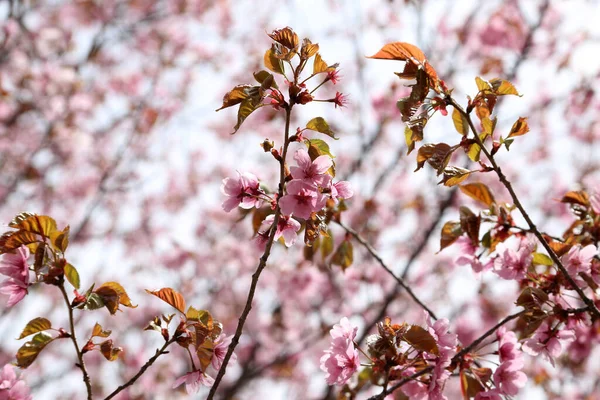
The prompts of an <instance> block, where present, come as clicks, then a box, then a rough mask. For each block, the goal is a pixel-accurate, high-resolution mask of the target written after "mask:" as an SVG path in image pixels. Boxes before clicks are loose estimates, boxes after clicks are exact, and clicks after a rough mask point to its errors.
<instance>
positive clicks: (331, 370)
mask: <svg viewBox="0 0 600 400" xmlns="http://www.w3.org/2000/svg"><path fill="white" fill-rule="evenodd" d="M357 330H358V328H357V327H353V326H352V325H350V322H349V321H348V318H345V317H344V318H342V320H341V321H340V323H339V324H336V325H334V326H333V328H332V329H331V331H330V334H331V337H332V338H333V340H332V341H331V346H330V347H329V349H328V350H325V354H324V355H323V357H321V360H320V361H321V370H323V371H324V372H325V373H326V374H327V375H326V377H325V380H326V382H327V384H328V385H343V384H345V383H346V382H348V380H349V379H350V378H351V377H352V375H353V374H354V373H355V372H356V371H357V370H358V367H359V366H360V361H359V359H358V350H356V348H355V347H354V342H353V340H354V337H355V336H356V331H357Z"/></svg>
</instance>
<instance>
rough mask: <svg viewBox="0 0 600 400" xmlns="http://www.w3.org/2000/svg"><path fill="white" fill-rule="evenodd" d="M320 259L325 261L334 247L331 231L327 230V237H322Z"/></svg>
mask: <svg viewBox="0 0 600 400" xmlns="http://www.w3.org/2000/svg"><path fill="white" fill-rule="evenodd" d="M320 246H321V257H322V258H323V260H325V259H326V258H327V257H328V256H329V255H330V254H331V253H332V252H333V247H334V242H333V234H332V233H331V230H329V229H328V230H327V235H323V237H322V239H321V244H320Z"/></svg>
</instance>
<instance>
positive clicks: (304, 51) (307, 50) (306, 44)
mask: <svg viewBox="0 0 600 400" xmlns="http://www.w3.org/2000/svg"><path fill="white" fill-rule="evenodd" d="M317 51H319V45H318V44H317V43H312V42H311V41H310V40H309V39H304V40H303V41H302V47H301V48H300V58H302V59H303V60H308V59H309V58H311V57H312V56H314V55H315V54H317Z"/></svg>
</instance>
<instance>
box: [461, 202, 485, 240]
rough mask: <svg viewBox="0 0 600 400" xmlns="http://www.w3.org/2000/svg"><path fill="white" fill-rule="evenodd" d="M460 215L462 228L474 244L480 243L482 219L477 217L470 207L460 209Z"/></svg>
mask: <svg viewBox="0 0 600 400" xmlns="http://www.w3.org/2000/svg"><path fill="white" fill-rule="evenodd" d="M459 213H460V226H461V228H462V230H463V232H465V233H466V234H467V236H468V237H469V239H471V241H472V242H473V243H479V227H480V225H481V217H480V216H479V215H475V214H474V213H473V211H471V210H470V209H469V208H468V207H465V206H461V207H460V209H459Z"/></svg>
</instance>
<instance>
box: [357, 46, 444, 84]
mask: <svg viewBox="0 0 600 400" xmlns="http://www.w3.org/2000/svg"><path fill="white" fill-rule="evenodd" d="M368 58H374V59H378V60H398V61H408V63H407V65H409V64H413V65H415V66H418V67H420V69H422V70H423V71H424V72H425V73H426V75H427V77H428V80H430V81H431V82H430V83H431V85H429V86H430V87H431V88H432V89H434V90H436V89H437V85H438V81H439V78H438V76H437V72H436V71H435V69H434V68H433V67H432V66H431V65H430V64H429V63H428V62H427V59H426V58H425V54H423V52H422V51H421V49H419V48H418V47H417V46H414V45H412V44H410V43H406V42H394V43H388V44H386V45H385V46H383V47H382V48H381V49H380V50H379V51H378V52H377V53H375V54H374V55H372V56H371V57H368ZM405 72H406V68H405ZM411 79H412V78H411Z"/></svg>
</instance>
